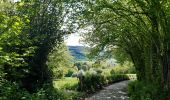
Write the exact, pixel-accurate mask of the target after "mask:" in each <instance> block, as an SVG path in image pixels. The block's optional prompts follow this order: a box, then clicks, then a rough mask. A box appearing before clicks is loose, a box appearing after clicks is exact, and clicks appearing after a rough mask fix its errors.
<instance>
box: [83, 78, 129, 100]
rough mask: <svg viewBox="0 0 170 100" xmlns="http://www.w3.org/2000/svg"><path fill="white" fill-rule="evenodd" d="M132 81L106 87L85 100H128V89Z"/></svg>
mask: <svg viewBox="0 0 170 100" xmlns="http://www.w3.org/2000/svg"><path fill="white" fill-rule="evenodd" d="M129 82H130V81H122V82H118V83H114V84H112V85H110V86H107V87H104V89H103V90H101V91H99V92H98V93H96V94H94V95H92V96H91V97H88V98H85V100H128V95H127V87H128V83H129Z"/></svg>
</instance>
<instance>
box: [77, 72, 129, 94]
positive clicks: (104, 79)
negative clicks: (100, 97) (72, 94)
mask: <svg viewBox="0 0 170 100" xmlns="http://www.w3.org/2000/svg"><path fill="white" fill-rule="evenodd" d="M128 79H129V78H128V76H127V75H110V74H109V75H108V76H107V74H106V75H104V74H102V73H101V72H100V73H97V72H96V71H88V72H86V73H85V76H83V77H82V79H79V80H80V81H79V88H78V89H79V90H80V91H85V92H88V93H91V92H95V91H97V90H99V89H102V86H104V85H108V84H109V83H114V82H118V81H123V80H128Z"/></svg>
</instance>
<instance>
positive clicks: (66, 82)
mask: <svg viewBox="0 0 170 100" xmlns="http://www.w3.org/2000/svg"><path fill="white" fill-rule="evenodd" d="M53 84H54V87H55V88H57V89H69V90H76V89H77V86H78V79H77V78H73V77H64V78H63V79H59V80H54V82H53Z"/></svg>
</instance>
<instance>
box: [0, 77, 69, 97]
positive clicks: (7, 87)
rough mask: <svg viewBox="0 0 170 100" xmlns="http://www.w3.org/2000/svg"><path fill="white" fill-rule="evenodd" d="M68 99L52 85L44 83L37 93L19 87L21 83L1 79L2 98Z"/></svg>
mask: <svg viewBox="0 0 170 100" xmlns="http://www.w3.org/2000/svg"><path fill="white" fill-rule="evenodd" d="M13 99H15V100H58V99H60V100H67V96H66V95H65V94H64V93H63V92H62V91H58V90H57V89H54V88H53V87H51V86H50V85H44V87H43V88H42V89H39V90H37V92H36V93H33V94H31V93H29V92H28V91H27V90H25V89H23V88H21V87H19V84H17V83H14V82H10V81H6V80H3V81H2V80H1V81H0V100H13Z"/></svg>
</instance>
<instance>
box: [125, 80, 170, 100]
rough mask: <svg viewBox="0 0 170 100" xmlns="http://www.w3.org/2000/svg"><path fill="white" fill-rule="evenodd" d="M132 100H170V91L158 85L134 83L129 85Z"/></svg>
mask: <svg viewBox="0 0 170 100" xmlns="http://www.w3.org/2000/svg"><path fill="white" fill-rule="evenodd" d="M128 92H129V96H130V100H169V99H170V91H169V90H164V89H162V88H161V87H160V86H158V85H156V84H146V82H139V81H134V82H131V83H130V84H129V87H128Z"/></svg>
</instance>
